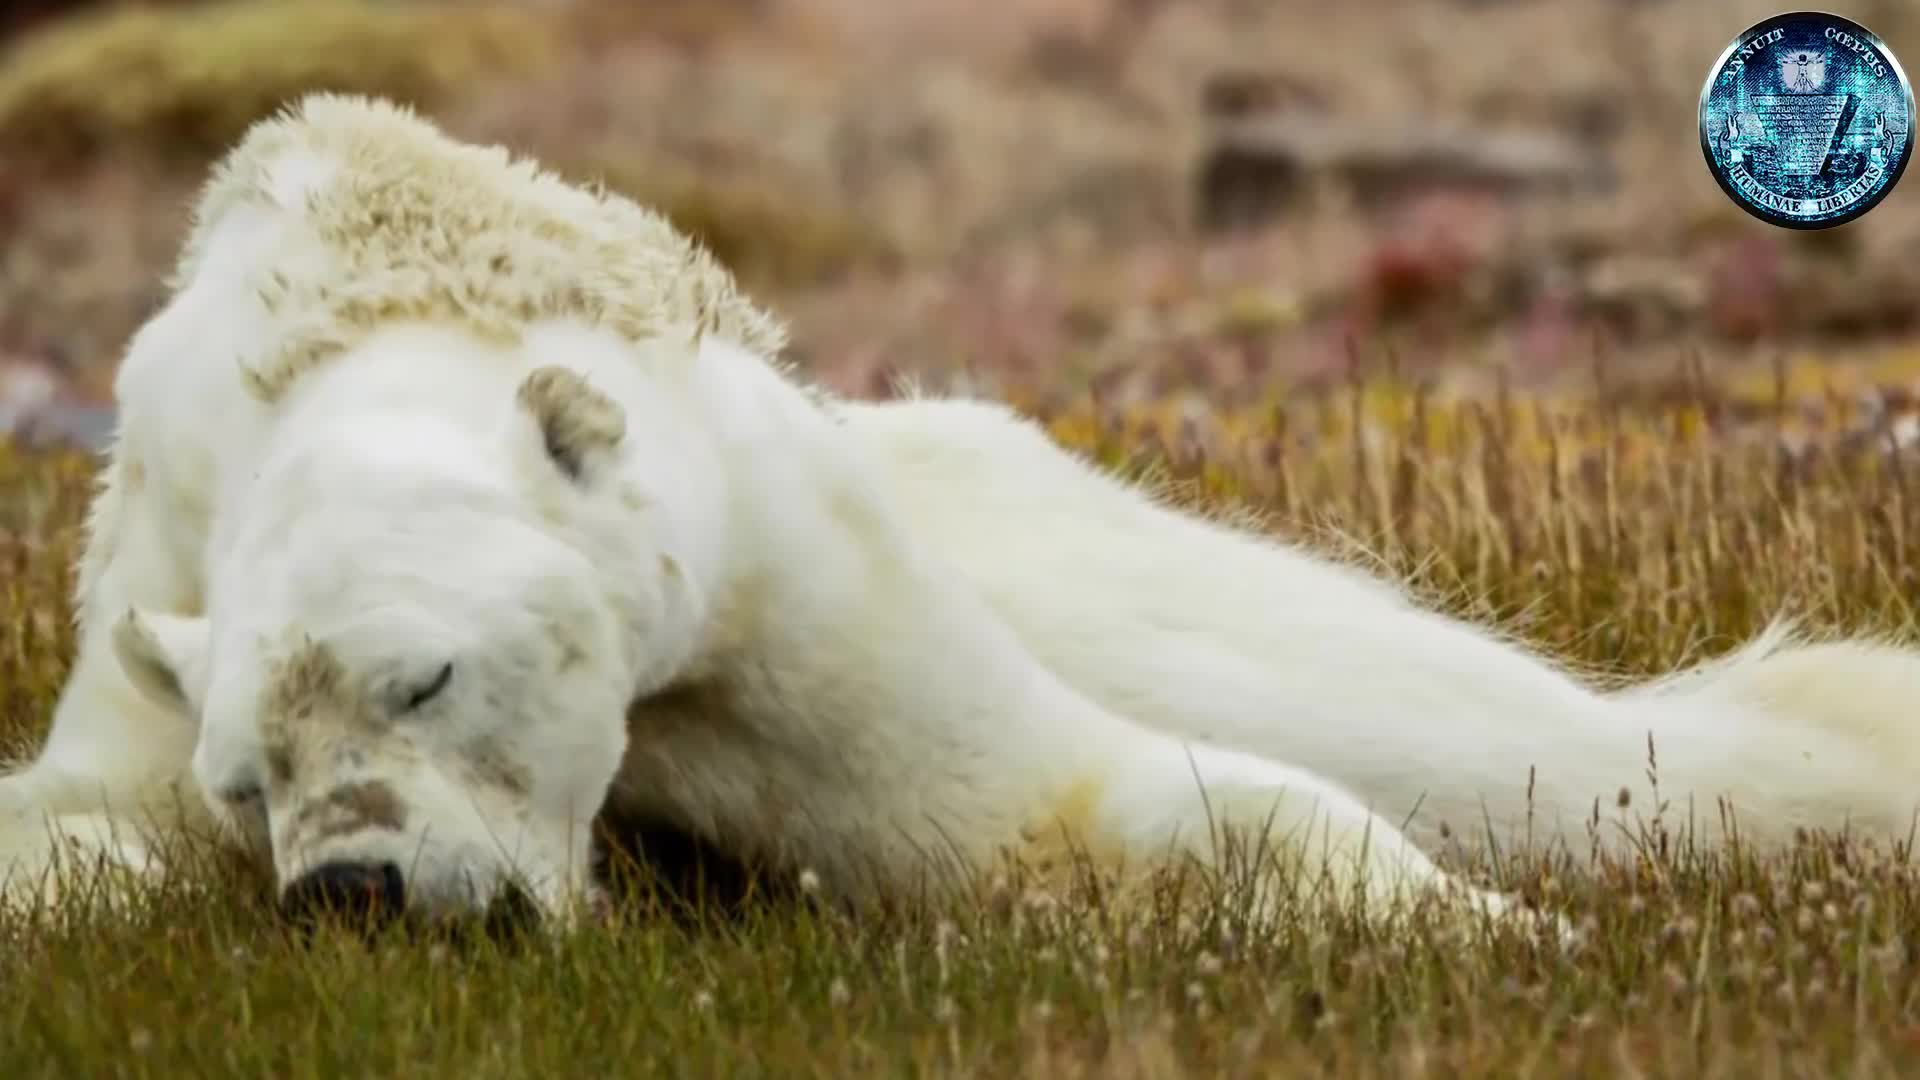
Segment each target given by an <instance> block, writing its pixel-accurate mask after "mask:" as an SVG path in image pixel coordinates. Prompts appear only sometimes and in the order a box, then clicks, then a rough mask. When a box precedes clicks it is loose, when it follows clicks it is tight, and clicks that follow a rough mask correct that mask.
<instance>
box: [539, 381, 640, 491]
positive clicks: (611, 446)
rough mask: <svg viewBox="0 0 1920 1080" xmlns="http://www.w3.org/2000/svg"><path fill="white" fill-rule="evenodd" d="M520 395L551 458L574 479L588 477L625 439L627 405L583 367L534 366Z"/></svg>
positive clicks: (555, 464)
mask: <svg viewBox="0 0 1920 1080" xmlns="http://www.w3.org/2000/svg"><path fill="white" fill-rule="evenodd" d="M515 397H516V399H517V400H518V402H519V404H520V407H521V408H523V409H525V410H526V411H527V414H528V415H529V416H531V417H533V422H534V426H535V427H537V428H538V429H539V431H540V437H541V440H542V441H543V442H544V443H545V444H546V450H547V457H549V458H551V459H552V460H553V464H554V466H555V467H556V468H558V469H559V470H560V471H561V472H563V473H565V474H566V475H567V477H568V478H569V479H573V480H580V479H584V478H585V477H586V476H588V475H589V473H590V472H591V471H592V470H593V468H594V467H595V465H597V464H598V463H599V462H600V461H602V460H604V459H605V458H606V457H607V456H609V455H610V454H611V453H612V452H613V451H614V450H615V449H617V448H618V447H619V445H620V441H621V440H622V439H624V438H626V435H627V413H626V410H624V409H622V408H621V407H620V405H619V403H617V402H615V401H614V400H613V399H612V398H610V397H608V396H607V395H605V394H603V393H601V392H600V391H598V390H595V389H594V388H593V386H592V385H591V384H589V383H588V382H587V380H586V379H585V378H584V377H582V376H581V375H580V373H579V372H576V371H570V370H568V369H567V368H563V367H554V366H548V367H541V368H535V369H534V370H533V372H532V374H530V375H528V376H527V377H526V380H525V381H524V382H522V383H521V384H520V390H519V392H518V393H517V394H516V395H515Z"/></svg>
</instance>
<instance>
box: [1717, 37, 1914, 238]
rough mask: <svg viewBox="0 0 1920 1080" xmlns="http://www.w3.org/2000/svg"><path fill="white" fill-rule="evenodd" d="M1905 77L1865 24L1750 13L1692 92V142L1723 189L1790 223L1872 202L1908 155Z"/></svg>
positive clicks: (1850, 211)
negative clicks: (1695, 106)
mask: <svg viewBox="0 0 1920 1080" xmlns="http://www.w3.org/2000/svg"><path fill="white" fill-rule="evenodd" d="M1913 120H1914V101H1913V87H1912V84H1911V83H1909V82H1908V81H1907V76H1906V73H1905V72H1904V71H1902V70H1901V69H1900V64H1899V62H1898V61H1896V60H1895V59H1894V58H1893V53H1892V52H1891V51H1889V50H1888V49H1887V47H1886V45H1885V44H1884V43H1883V42H1882V41H1881V40H1880V39H1879V38H1878V37H1876V36H1875V35H1874V34H1873V32H1872V31H1870V30H1868V29H1866V28H1865V27H1863V26H1861V25H1860V24H1858V23H1855V22H1853V21H1851V20H1849V19H1844V18H1841V17H1840V16H1838V15H1830V14H1827V13H1826V12H1821V11H1794V12H1787V13H1785V14H1781V15H1775V16H1774V17H1772V18H1770V19H1767V20H1765V21H1764V22H1760V23H1757V24H1755V25H1754V26H1752V27H1749V28H1748V29H1747V30H1745V31H1744V32H1742V33H1741V34H1740V36H1739V37H1737V38H1735V39H1734V41H1733V44H1731V45H1729V46H1727V49H1726V51H1725V52H1723V53H1721V54H1720V58H1719V59H1718V60H1717V61H1715V62H1714V65H1713V69H1712V70H1711V71H1710V72H1708V74H1707V82H1706V85H1705V86H1704V87H1702V88H1701V91H1700V149H1701V151H1702V152H1703V153H1704V154H1705V155H1706V158H1707V167H1708V169H1710V170H1711V171H1712V173H1713V178H1714V179H1715V180H1716V181H1718V182H1719V184H1720V188H1721V190H1723V191H1725V192H1726V193H1727V197H1728V198H1730V199H1732V200H1733V201H1734V203H1735V204H1737V205H1738V206H1740V207H1741V208H1742V209H1744V210H1746V211H1747V212H1748V213H1750V214H1752V215H1754V216H1755V217H1757V218H1760V219H1761V220H1762V221H1767V222H1771V223H1772V224H1775V225H1779V226H1782V227H1785V228H1789V229H1825V228H1831V227H1833V226H1835V225H1840V224H1844V223H1846V222H1849V221H1852V220H1853V219H1854V218H1857V217H1859V216H1860V215H1862V214H1864V213H1866V212H1867V211H1869V210H1871V209H1873V208H1874V207H1875V206H1877V205H1879V203H1880V200H1882V199H1884V198H1886V196H1887V193H1888V192H1890V191H1892V190H1893V186H1894V184H1896V183H1898V182H1899V180H1900V174H1901V173H1902V172H1904V171H1905V170H1906V167H1907V160H1908V159H1909V158H1911V157H1912V156H1913V143H1914V122H1913Z"/></svg>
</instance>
